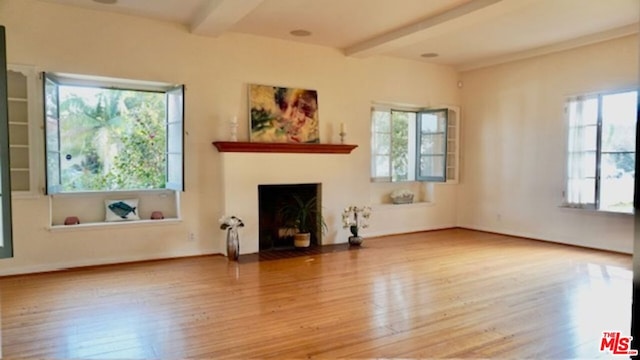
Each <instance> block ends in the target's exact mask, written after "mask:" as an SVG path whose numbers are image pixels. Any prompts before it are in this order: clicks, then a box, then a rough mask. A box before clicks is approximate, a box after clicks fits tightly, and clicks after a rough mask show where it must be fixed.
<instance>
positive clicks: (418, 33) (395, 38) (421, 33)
mask: <svg viewBox="0 0 640 360" xmlns="http://www.w3.org/2000/svg"><path fill="white" fill-rule="evenodd" d="M501 1H503V0H472V1H471V2H468V3H465V4H463V5H460V6H458V7H455V8H453V9H451V10H448V11H445V12H443V13H441V14H438V15H435V16H432V17H429V18H426V19H424V20H421V21H418V22H416V23H413V24H410V25H407V26H404V27H401V28H399V29H396V30H392V31H389V32H387V33H385V34H382V35H380V36H377V37H374V38H372V39H369V40H365V41H363V42H360V43H358V44H355V45H352V46H349V47H347V48H345V49H344V50H343V51H344V54H345V55H347V56H358V57H365V56H371V55H376V54H381V53H383V52H385V51H388V50H390V49H397V48H400V47H403V46H407V45H411V44H414V43H416V42H418V41H419V40H421V39H424V37H425V33H426V32H428V31H432V30H433V29H434V28H435V27H438V26H440V27H442V25H443V24H445V23H450V24H451V23H455V22H456V20H460V19H462V18H463V17H465V16H466V15H469V14H471V13H474V12H478V11H479V10H482V9H485V8H487V7H490V6H491V5H494V4H496V3H499V2H501ZM518 1H520V0H518ZM512 3H513V1H512Z"/></svg>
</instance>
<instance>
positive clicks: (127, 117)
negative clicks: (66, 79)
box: [60, 86, 166, 191]
mask: <svg viewBox="0 0 640 360" xmlns="http://www.w3.org/2000/svg"><path fill="white" fill-rule="evenodd" d="M165 109H166V104H165V95H164V94H163V93H157V92H146V91H133V90H117V89H116V90H113V89H98V88H86V87H80V86H60V138H61V139H62V141H61V147H60V150H61V170H62V190H63V191H84V190H118V189H127V190H131V189H157V188H164V186H165V182H166V175H165V174H166V161H165V149H166V129H165V126H166V125H165V112H166V110H165Z"/></svg>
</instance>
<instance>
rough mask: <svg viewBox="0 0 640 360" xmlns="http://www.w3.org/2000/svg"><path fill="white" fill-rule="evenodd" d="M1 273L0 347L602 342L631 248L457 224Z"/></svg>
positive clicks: (589, 352)
mask: <svg viewBox="0 0 640 360" xmlns="http://www.w3.org/2000/svg"><path fill="white" fill-rule="evenodd" d="M248 259H249V258H245V260H246V261H245V260H243V259H242V258H241V261H240V262H239V263H233V262H228V261H227V259H226V258H224V257H221V256H205V257H195V258H185V259H176V260H163V261H153V262H144V263H135V264H122V265H114V266H102V267H94V268H84V269H77V270H69V271H61V272H56V273H47V274H36V275H27V276H16V277H8V278H0V289H1V291H2V293H1V296H2V298H1V301H2V308H1V309H2V334H1V335H2V350H3V355H4V356H5V357H7V358H15V357H22V358H25V357H26V358H83V359H88V358H105V359H106V358H111V359H112V358H163V359H167V358H186V357H189V358H216V359H218V358H279V359H280V358H376V357H377V358H380V357H385V358H388V357H401V358H425V357H427V358H451V357H455V358H523V357H529V358H563V359H564V358H597V357H601V358H610V357H611V356H610V355H608V354H602V353H600V351H599V345H600V337H601V336H602V332H603V331H621V332H622V333H623V334H625V333H626V334H627V335H628V334H629V323H630V309H631V305H630V303H631V256H628V255H623V254H615V253H609V252H601V251H595V250H588V249H581V248H577V247H570V246H563V245H557V244H550V243H545V242H539V241H533V240H526V239H520V238H514V237H509V236H502V235H496V234H489V233H483V232H475V231H469V230H462V229H452V230H442V231H434V232H427V233H416V234H409V235H398V236H391V237H383V238H376V239H367V240H365V244H364V247H363V248H360V249H354V250H345V251H338V252H333V253H325V254H319V255H314V256H303V257H297V258H290V259H282V260H274V261H261V262H258V261H248Z"/></svg>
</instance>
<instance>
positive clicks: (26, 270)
mask: <svg viewBox="0 0 640 360" xmlns="http://www.w3.org/2000/svg"><path fill="white" fill-rule="evenodd" d="M206 255H220V253H219V252H205V253H201V252H192V251H185V252H179V253H172V254H154V255H145V256H130V257H118V258H106V259H98V260H80V261H69V262H61V263H54V264H39V265H26V266H13V267H10V268H6V269H0V276H11V275H24V274H34V273H43V272H53V271H61V270H68V269H72V268H80V267H87V266H102V265H114V264H125V263H132V262H139V261H152V260H163V259H175V258H182V257H190V256H206ZM7 260H9V259H7Z"/></svg>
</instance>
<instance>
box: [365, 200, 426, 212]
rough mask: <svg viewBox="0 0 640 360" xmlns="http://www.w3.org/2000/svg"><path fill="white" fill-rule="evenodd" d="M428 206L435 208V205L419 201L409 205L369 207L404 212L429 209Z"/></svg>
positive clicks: (374, 205) (377, 205) (375, 205)
mask: <svg viewBox="0 0 640 360" xmlns="http://www.w3.org/2000/svg"><path fill="white" fill-rule="evenodd" d="M430 206H435V203H434V202H432V201H419V202H413V203H410V204H391V203H388V204H373V205H371V208H372V209H373V210H383V211H384V210H392V209H393V210H401V209H402V210H406V209H414V208H424V207H430Z"/></svg>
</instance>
